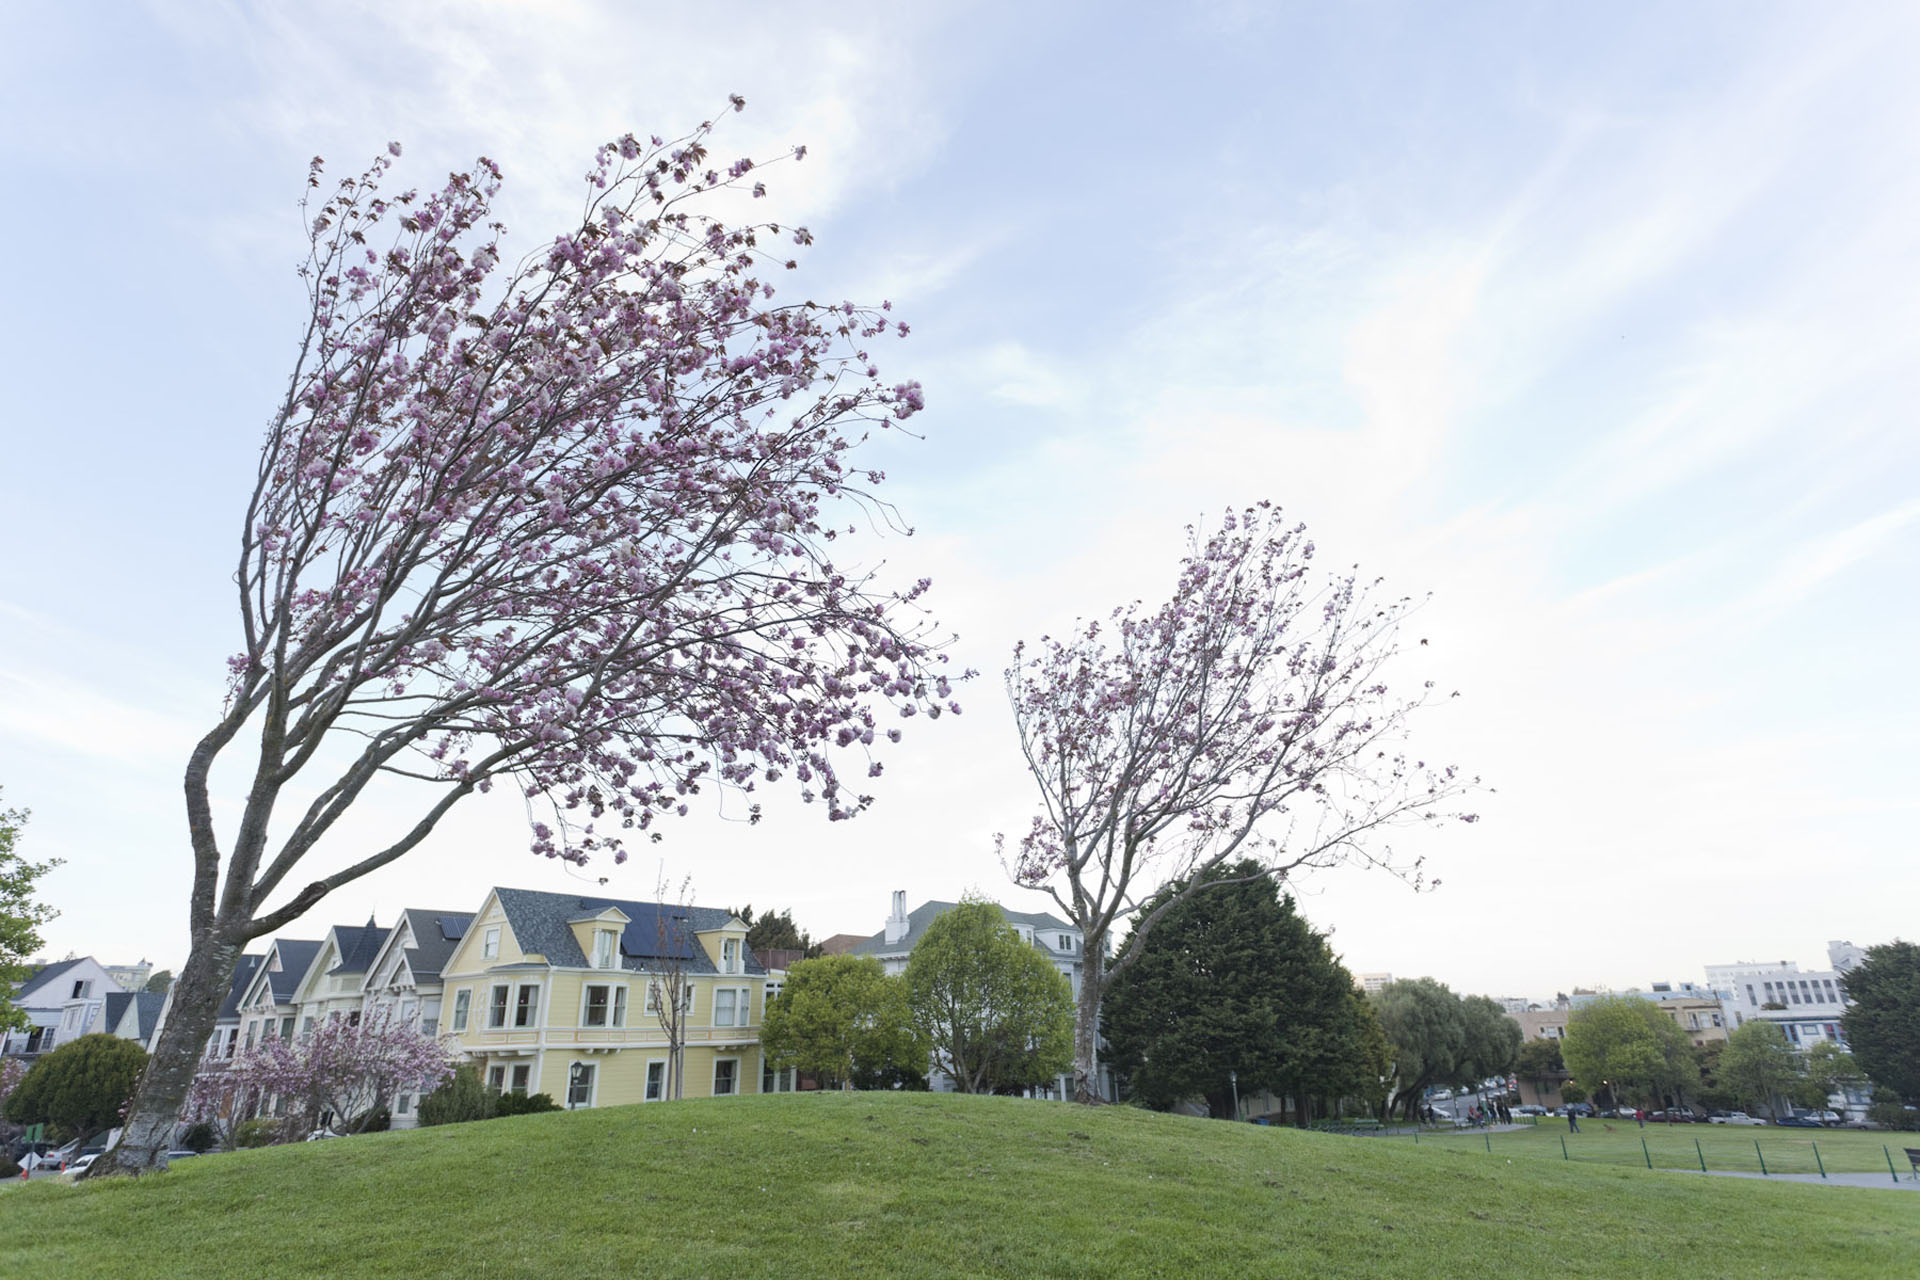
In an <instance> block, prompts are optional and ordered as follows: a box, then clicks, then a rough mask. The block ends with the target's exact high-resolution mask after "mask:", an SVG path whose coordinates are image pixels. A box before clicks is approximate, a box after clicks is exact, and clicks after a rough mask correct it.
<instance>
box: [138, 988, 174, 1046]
mask: <svg viewBox="0 0 1920 1280" xmlns="http://www.w3.org/2000/svg"><path fill="white" fill-rule="evenodd" d="M131 998H132V1000H133V1015H134V1034H135V1035H137V1036H139V1037H140V1043H141V1044H146V1043H148V1042H149V1041H151V1040H152V1039H153V1033H154V1029H155V1028H157V1027H158V1026H159V1025H160V1011H161V1010H162V1009H164V1008H166V1007H167V998H166V996H164V995H162V994H161V993H160V992H158V991H136V992H134V993H133V996H132V997H131Z"/></svg>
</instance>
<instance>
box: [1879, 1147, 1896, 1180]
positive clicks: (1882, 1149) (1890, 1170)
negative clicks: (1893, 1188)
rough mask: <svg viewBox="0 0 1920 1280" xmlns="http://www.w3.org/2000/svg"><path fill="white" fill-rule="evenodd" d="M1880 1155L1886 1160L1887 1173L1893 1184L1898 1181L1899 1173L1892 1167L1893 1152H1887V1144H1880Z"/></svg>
mask: <svg viewBox="0 0 1920 1280" xmlns="http://www.w3.org/2000/svg"><path fill="white" fill-rule="evenodd" d="M1880 1154H1881V1155H1883V1156H1885V1157H1886V1158H1887V1172H1888V1173H1890V1174H1892V1175H1893V1180H1894V1181H1895V1182H1898V1181H1900V1171H1899V1170H1898V1169H1895V1168H1894V1167H1893V1152H1891V1151H1889V1150H1887V1144H1886V1143H1884V1142H1883V1143H1881V1144H1880Z"/></svg>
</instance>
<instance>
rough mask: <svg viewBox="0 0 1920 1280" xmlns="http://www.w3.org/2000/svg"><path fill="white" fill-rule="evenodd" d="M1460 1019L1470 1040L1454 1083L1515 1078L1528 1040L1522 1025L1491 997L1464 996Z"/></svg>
mask: <svg viewBox="0 0 1920 1280" xmlns="http://www.w3.org/2000/svg"><path fill="white" fill-rule="evenodd" d="M1460 1015H1461V1018H1462V1019H1463V1021H1464V1023H1465V1027H1466V1040H1465V1043H1464V1044H1463V1045H1462V1046H1461V1051H1460V1062H1459V1064H1458V1068H1457V1069H1458V1072H1459V1074H1458V1076H1457V1077H1456V1079H1455V1081H1454V1083H1456V1084H1469V1085H1471V1084H1478V1083H1479V1082H1480V1081H1482V1080H1486V1079H1488V1078H1490V1077H1493V1076H1504V1075H1509V1074H1511V1073H1512V1071H1513V1068H1514V1065H1515V1064H1516V1063H1518V1062H1519V1060H1520V1044H1521V1041H1522V1040H1523V1039H1524V1038H1525V1037H1524V1036H1523V1035H1522V1033H1521V1031H1520V1024H1519V1023H1517V1022H1515V1021H1514V1020H1513V1019H1512V1018H1509V1017H1508V1016H1507V1011H1506V1010H1505V1009H1502V1008H1501V1007H1500V1006H1499V1004H1498V1003H1496V1002H1495V1001H1494V1000H1492V999H1491V998H1489V997H1487V996H1462V997H1461V998H1460Z"/></svg>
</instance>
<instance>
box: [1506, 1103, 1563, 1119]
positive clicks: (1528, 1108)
mask: <svg viewBox="0 0 1920 1280" xmlns="http://www.w3.org/2000/svg"><path fill="white" fill-rule="evenodd" d="M1513 1114H1515V1115H1517V1116H1545V1115H1552V1114H1553V1113H1552V1112H1550V1111H1548V1110H1547V1109H1546V1108H1545V1107H1536V1106H1534V1105H1533V1104H1532V1103H1531V1102H1529V1103H1527V1104H1526V1105H1525V1106H1519V1107H1515V1108H1513Z"/></svg>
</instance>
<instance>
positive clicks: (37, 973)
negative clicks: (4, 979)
mask: <svg viewBox="0 0 1920 1280" xmlns="http://www.w3.org/2000/svg"><path fill="white" fill-rule="evenodd" d="M86 958H87V957H85V956H78V957H76V958H74V959H72V960H56V961H54V962H53V963H52V964H43V965H41V966H40V967H39V968H38V969H35V970H34V971H33V972H31V973H29V974H28V975H27V980H26V981H25V982H23V983H21V984H20V985H19V986H18V987H17V988H15V989H16V990H18V991H30V990H32V989H33V988H34V987H37V986H39V985H40V984H41V983H42V982H46V981H49V980H50V979H53V978H57V977H59V976H60V975H61V974H63V973H65V972H66V971H67V970H69V969H71V968H73V966H75V965H77V964H79V963H80V962H81V961H83V960H85V959H86Z"/></svg>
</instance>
